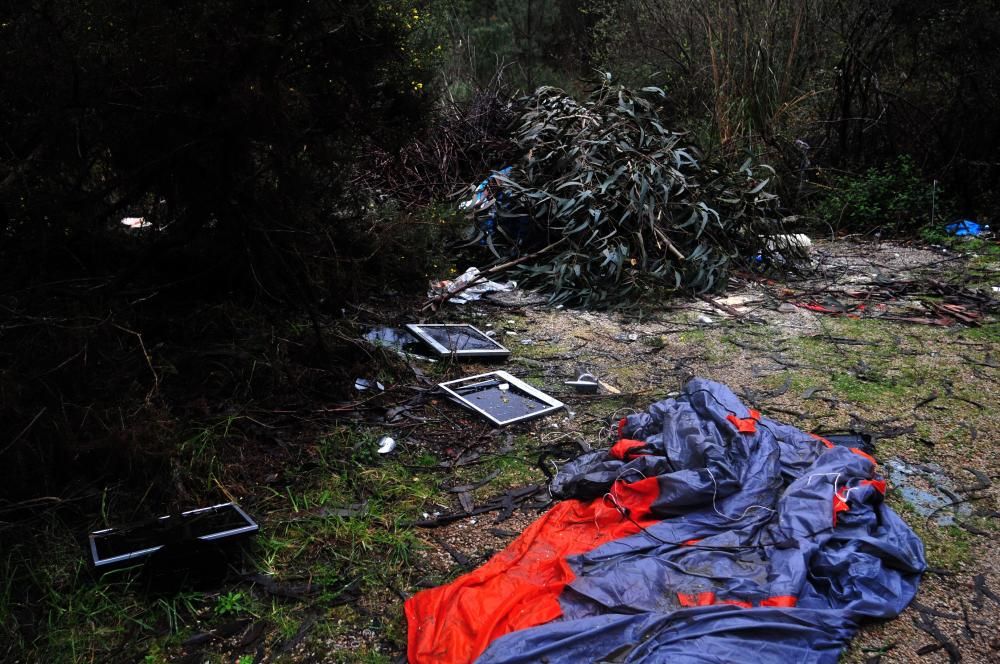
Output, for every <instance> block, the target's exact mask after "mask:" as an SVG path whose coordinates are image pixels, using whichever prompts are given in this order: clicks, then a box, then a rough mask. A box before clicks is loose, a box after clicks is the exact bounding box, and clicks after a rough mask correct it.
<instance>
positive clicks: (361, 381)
mask: <svg viewBox="0 0 1000 664" xmlns="http://www.w3.org/2000/svg"><path fill="white" fill-rule="evenodd" d="M372 386H374V387H376V388H377V389H378V391H379V392H384V391H385V385H383V384H382V383H380V382H379V381H377V380H376V381H371V380H368V379H367V378H355V379H354V389H356V390H357V391H358V392H364V391H365V390H370V389H371V388H372Z"/></svg>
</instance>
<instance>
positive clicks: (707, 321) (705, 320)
mask: <svg viewBox="0 0 1000 664" xmlns="http://www.w3.org/2000/svg"><path fill="white" fill-rule="evenodd" d="M698 322H699V323H704V324H705V325H711V324H712V323H714V322H715V321H714V320H712V319H711V318H709V317H708V316H706V315H705V314H701V315H700V316H698Z"/></svg>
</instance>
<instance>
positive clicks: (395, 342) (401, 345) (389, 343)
mask: <svg viewBox="0 0 1000 664" xmlns="http://www.w3.org/2000/svg"><path fill="white" fill-rule="evenodd" d="M364 339H365V341H367V342H368V343H370V344H371V345H373V346H377V347H379V348H387V349H389V350H391V351H394V352H396V353H399V354H400V355H402V356H403V357H408V358H413V359H415V360H423V361H426V362H437V360H435V359H432V358H430V357H425V356H424V355H423V353H425V352H426V351H427V347H426V346H425V345H424V343H423V342H421V341H420V340H419V339H417V337H415V336H413V335H412V334H410V332H409V331H407V330H402V329H399V328H396V327H375V328H372V329H371V330H369V331H368V332H366V333H365V336H364Z"/></svg>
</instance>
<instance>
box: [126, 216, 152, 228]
mask: <svg viewBox="0 0 1000 664" xmlns="http://www.w3.org/2000/svg"><path fill="white" fill-rule="evenodd" d="M152 225H153V224H152V222H149V221H146V218H145V217H123V218H122V226H124V227H126V228H130V229H133V230H139V229H142V228H150V227H152Z"/></svg>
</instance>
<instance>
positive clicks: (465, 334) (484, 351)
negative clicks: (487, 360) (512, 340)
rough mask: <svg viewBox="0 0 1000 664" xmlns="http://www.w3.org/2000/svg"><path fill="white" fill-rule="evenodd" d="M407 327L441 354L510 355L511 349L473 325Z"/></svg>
mask: <svg viewBox="0 0 1000 664" xmlns="http://www.w3.org/2000/svg"><path fill="white" fill-rule="evenodd" d="M406 329H408V330H409V331H410V332H411V333H412V334H413V335H414V336H416V337H417V338H418V339H420V340H421V341H423V342H424V343H426V344H427V345H428V346H430V347H431V348H432V349H434V352H436V353H437V354H439V355H444V356H448V355H454V356H456V357H508V356H509V355H510V351H509V350H507V349H506V348H504V347H503V346H501V345H500V344H498V343H497V342H496V341H494V340H493V339H491V338H490V337H488V336H486V334H484V333H483V332H482V331H481V330H479V329H477V328H476V327H474V326H472V325H466V324H461V323H460V324H434V325H425V324H419V323H408V324H407V326H406Z"/></svg>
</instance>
